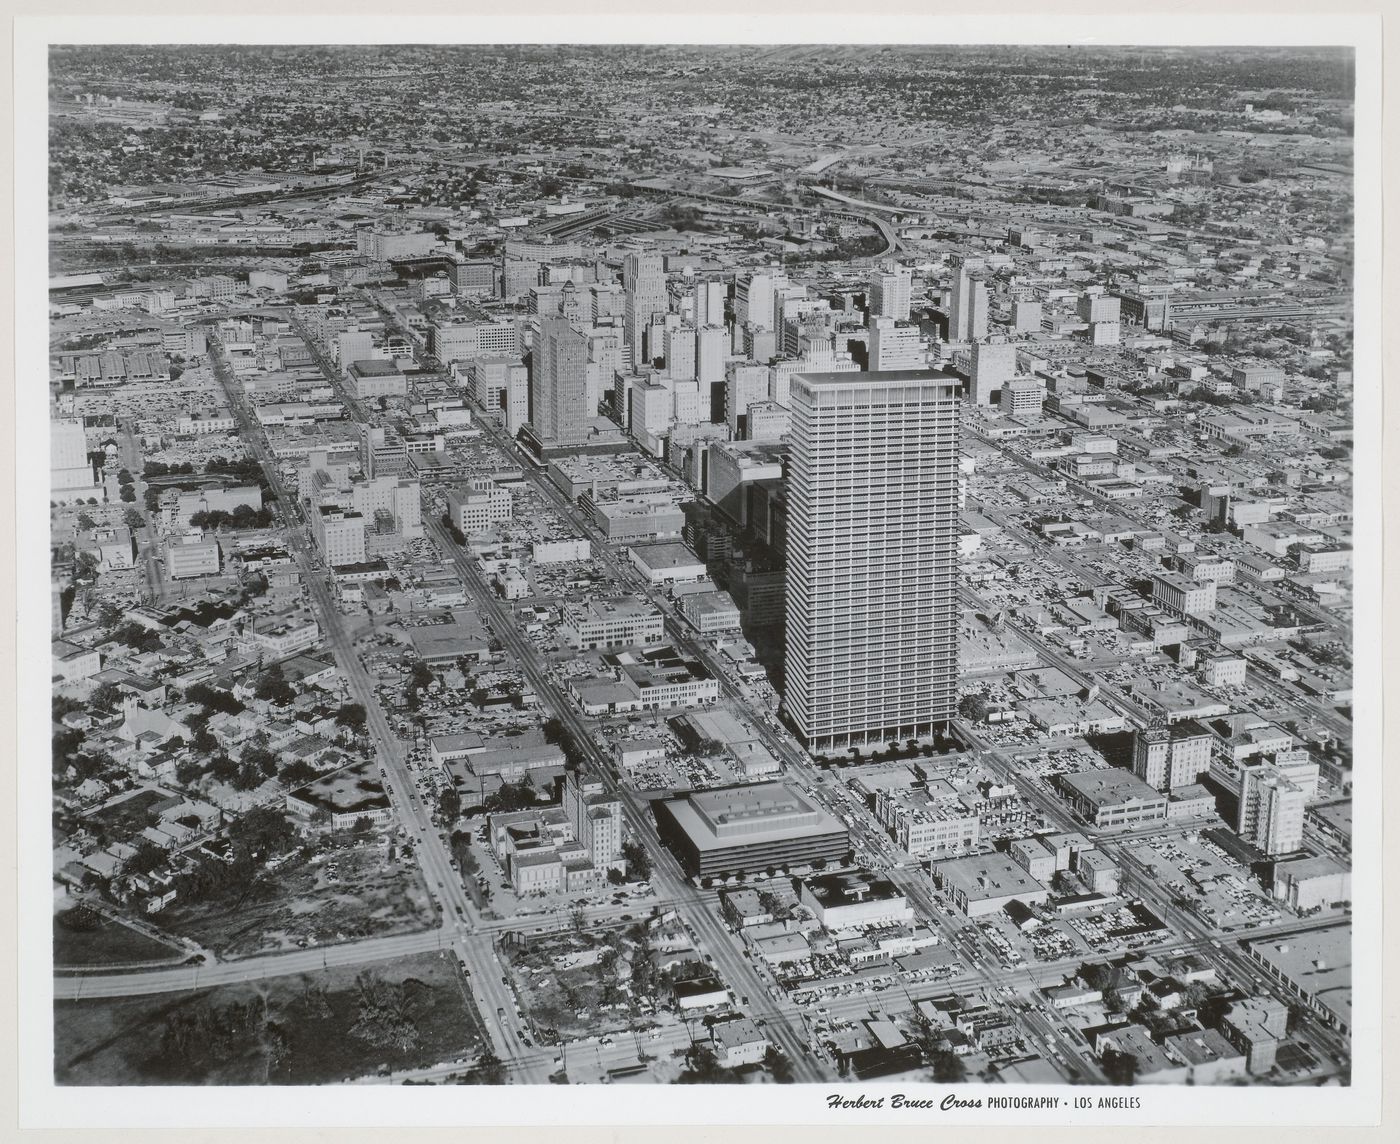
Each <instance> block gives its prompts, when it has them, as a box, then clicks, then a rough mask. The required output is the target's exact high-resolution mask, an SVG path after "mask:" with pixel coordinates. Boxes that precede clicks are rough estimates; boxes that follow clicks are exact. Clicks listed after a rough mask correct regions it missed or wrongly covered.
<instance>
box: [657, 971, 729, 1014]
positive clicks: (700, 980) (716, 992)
mask: <svg viewBox="0 0 1400 1144" xmlns="http://www.w3.org/2000/svg"><path fill="white" fill-rule="evenodd" d="M671 991H672V993H674V994H675V998H676V1004H677V1005H678V1006H679V1007H680V1008H681V1009H711V1008H714V1007H715V1006H717V1005H728V1004H729V990H728V989H726V988H725V987H724V982H722V981H720V980H719V978H717V977H696V978H692V979H690V980H688V981H677V982H676V983H675V984H674V985H673V986H672V987H671Z"/></svg>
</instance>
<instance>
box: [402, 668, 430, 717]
mask: <svg viewBox="0 0 1400 1144" xmlns="http://www.w3.org/2000/svg"><path fill="white" fill-rule="evenodd" d="M433 679H434V676H433V669H432V668H431V667H429V666H428V665H427V664H426V663H424V662H423V661H422V660H421V659H420V660H419V661H418V662H417V663H415V664H414V665H413V669H412V670H411V671H410V672H409V674H408V693H407V694H406V695H405V696H404V703H405V704H407V706H408V709H409V710H410V711H417V710H418V709H419V708H420V707H422V706H423V692H424V691H426V690H427V689H428V688H429V687H431V686H432V684H433Z"/></svg>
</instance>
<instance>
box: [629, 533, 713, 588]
mask: <svg viewBox="0 0 1400 1144" xmlns="http://www.w3.org/2000/svg"><path fill="white" fill-rule="evenodd" d="M627 554H628V556H630V557H631V559H632V563H633V564H635V565H636V566H637V570H638V571H639V572H641V574H642V575H643V576H645V577H646V578H647V581H648V582H649V583H652V584H684V583H690V582H693V581H696V580H703V579H705V576H706V572H705V562H704V561H703V560H701V559H700V557H699V556H697V555H696V554H695V553H694V552H693V551H691V549H690V548H689V547H688V546H687V545H684V544H679V543H674V544H644V545H634V546H633V547H631V548H629V549H628V550H627Z"/></svg>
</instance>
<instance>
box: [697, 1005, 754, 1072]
mask: <svg viewBox="0 0 1400 1144" xmlns="http://www.w3.org/2000/svg"><path fill="white" fill-rule="evenodd" d="M710 1042H711V1044H712V1045H713V1046H714V1050H715V1057H716V1059H718V1061H719V1063H720V1066H721V1067H722V1068H727V1069H732V1068H738V1067H739V1066H741V1065H756V1064H758V1063H759V1062H760V1061H762V1060H763V1058H764V1056H766V1055H767V1053H768V1038H767V1037H765V1036H764V1035H763V1033H762V1032H760V1031H759V1028H758V1026H757V1025H755V1024H754V1023H753V1021H752V1020H750V1019H749V1018H748V1017H735V1018H733V1019H732V1020H729V1021H716V1022H715V1023H714V1024H713V1025H711V1026H710Z"/></svg>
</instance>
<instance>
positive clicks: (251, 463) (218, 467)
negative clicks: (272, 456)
mask: <svg viewBox="0 0 1400 1144" xmlns="http://www.w3.org/2000/svg"><path fill="white" fill-rule="evenodd" d="M204 471H205V472H206V473H209V474H215V473H217V474H219V475H221V476H230V477H237V478H238V479H239V480H243V481H251V482H253V483H254V484H257V485H262V486H264V487H266V485H267V476H266V474H265V473H264V472H263V469H262V465H261V464H259V462H258V461H257V460H256V459H255V458H253V457H236V458H232V459H230V458H228V457H210V458H209V460H208V461H207V462H206V463H205V465H204Z"/></svg>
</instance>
